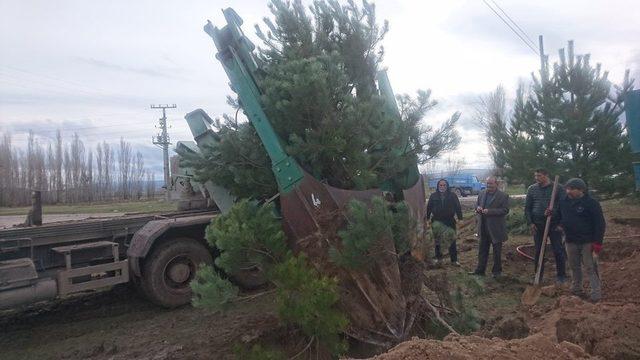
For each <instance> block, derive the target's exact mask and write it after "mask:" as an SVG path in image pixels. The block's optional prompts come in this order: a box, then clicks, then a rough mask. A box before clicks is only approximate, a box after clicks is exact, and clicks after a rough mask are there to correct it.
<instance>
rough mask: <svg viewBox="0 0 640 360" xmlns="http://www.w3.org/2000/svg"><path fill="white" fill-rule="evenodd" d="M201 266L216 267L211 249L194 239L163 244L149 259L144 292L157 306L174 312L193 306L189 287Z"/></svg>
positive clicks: (174, 240)
mask: <svg viewBox="0 0 640 360" xmlns="http://www.w3.org/2000/svg"><path fill="white" fill-rule="evenodd" d="M200 264H204V265H212V264H213V258H212V257H211V254H210V253H209V249H207V247H206V246H204V245H202V244H201V243H199V242H198V241H196V240H194V239H190V238H175V239H170V240H169V241H167V242H163V243H161V244H160V246H158V247H157V248H155V249H154V250H153V251H152V252H151V253H150V254H149V255H147V256H146V257H145V261H144V266H143V272H142V279H141V280H142V290H143V293H144V295H145V296H146V297H147V298H148V299H149V300H151V301H152V302H153V303H155V304H157V305H160V306H163V307H168V308H174V307H178V306H182V305H186V304H188V303H189V302H191V287H190V286H189V283H190V282H191V280H193V278H194V277H195V274H196V270H197V269H198V266H199V265H200Z"/></svg>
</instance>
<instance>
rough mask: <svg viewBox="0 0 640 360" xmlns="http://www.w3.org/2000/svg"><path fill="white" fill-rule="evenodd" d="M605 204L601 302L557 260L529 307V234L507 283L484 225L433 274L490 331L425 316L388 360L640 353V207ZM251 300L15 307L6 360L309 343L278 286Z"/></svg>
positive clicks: (120, 300) (198, 355)
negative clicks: (485, 259)
mask: <svg viewBox="0 0 640 360" xmlns="http://www.w3.org/2000/svg"><path fill="white" fill-rule="evenodd" d="M603 207H604V210H605V214H606V216H607V219H608V226H609V227H608V229H607V234H606V236H607V238H608V239H607V240H605V246H604V250H603V253H602V254H601V271H602V278H603V282H604V291H603V296H604V298H603V300H602V301H601V302H600V303H598V304H591V303H589V302H587V301H585V300H583V299H579V298H576V297H572V296H570V295H569V294H568V292H567V289H565V288H556V287H554V286H553V285H552V284H553V276H554V272H555V269H554V267H553V266H552V262H551V263H550V264H549V266H547V268H546V271H545V280H544V285H547V286H548V287H547V288H546V291H545V293H546V295H545V296H542V297H541V299H540V301H539V302H538V304H536V305H535V306H533V307H531V308H525V307H523V306H522V305H520V295H521V293H522V291H523V290H524V288H525V287H526V286H527V283H528V282H530V281H531V280H532V279H533V263H532V262H531V261H530V260H526V259H524V258H522V257H521V256H518V255H517V254H516V251H515V249H516V247H517V246H518V245H521V244H527V243H530V239H529V237H528V236H517V237H512V238H511V239H510V240H509V241H508V242H507V243H506V244H505V247H504V251H503V252H504V264H503V267H504V273H505V275H506V276H505V278H503V279H501V280H499V281H497V280H493V279H492V278H491V277H487V278H476V277H472V276H470V275H468V274H467V272H468V271H470V270H473V268H474V267H475V261H476V249H477V240H476V238H475V237H474V236H473V231H471V232H466V233H464V234H463V235H462V238H461V239H460V240H459V245H458V246H459V249H460V260H461V262H462V265H463V266H462V268H456V267H452V266H448V265H446V266H444V267H443V268H431V269H429V270H428V271H429V273H428V277H429V278H430V279H432V281H440V280H442V279H446V280H445V281H444V282H445V283H446V286H447V287H448V288H449V289H450V290H451V291H453V290H454V289H457V288H459V289H460V291H461V292H462V293H463V294H464V302H465V306H467V307H469V308H472V309H474V310H475V311H476V312H477V313H476V314H477V317H478V322H479V323H480V325H481V327H480V329H479V330H477V331H474V332H472V333H473V334H472V335H473V336H454V335H449V336H447V337H446V338H445V339H444V341H443V340H441V339H442V337H444V336H445V335H446V333H442V332H441V331H439V330H438V329H434V328H429V326H428V322H424V323H421V324H419V329H418V330H417V332H418V333H417V335H419V336H420V338H423V339H415V340H412V341H409V342H406V343H403V344H400V345H398V346H397V347H395V348H394V349H392V350H391V351H389V352H388V353H386V354H383V355H380V357H379V358H381V359H418V358H419V359H425V358H459V359H471V358H492V359H500V358H514V359H517V358H554V359H564V358H566V359H572V358H585V357H589V356H597V357H601V358H611V359H637V358H640V300H638V294H640V237H638V235H640V220H638V219H640V206H638V205H630V204H625V203H624V202H620V201H609V202H605V203H604V204H603ZM490 265H491V264H489V266H490ZM265 291H266V292H265ZM262 293H264V294H262ZM260 294H262V295H260ZM243 295H244V296H246V298H245V300H242V301H238V302H237V303H235V304H234V305H233V306H232V307H231V309H230V310H229V311H228V312H226V313H224V314H220V313H215V314H212V313H209V312H207V311H205V310H202V309H194V308H192V307H183V308H180V309H175V310H165V309H162V308H159V307H156V306H154V305H151V304H150V303H148V302H146V301H145V300H144V299H142V298H141V297H140V296H138V295H137V293H136V292H135V291H134V290H132V289H130V288H129V287H126V286H124V287H119V288H115V289H113V290H111V291H109V292H106V293H100V294H92V295H88V296H84V297H79V298H74V299H70V300H66V301H58V302H54V303H48V304H46V305H39V306H36V307H32V308H30V309H27V310H22V311H13V312H5V313H3V314H2V315H1V316H0V329H2V330H0V349H2V350H1V352H0V358H2V359H232V358H234V357H235V356H234V351H233V348H234V346H237V345H241V346H242V345H243V344H244V345H245V346H246V344H253V343H256V342H261V343H263V344H267V345H268V346H273V347H276V348H278V347H284V348H285V349H288V350H291V349H296V348H302V347H304V343H301V339H300V337H299V336H296V334H295V333H292V332H291V331H292V330H290V329H286V328H284V327H283V326H282V325H280V324H279V323H278V320H277V317H276V314H275V304H274V296H273V293H272V292H269V291H268V289H262V290H260V291H258V292H255V293H252V294H243ZM445 307H446V306H445ZM467 333H469V331H467ZM374 351H378V352H379V351H380V350H379V349H375V350H374V349H367V348H366V347H363V346H354V347H353V350H352V353H351V354H350V356H353V357H358V358H360V357H365V355H373V352H374ZM292 354H295V352H293V353H292ZM427 354H431V355H427ZM429 356H430V357H429ZM300 358H302V357H300Z"/></svg>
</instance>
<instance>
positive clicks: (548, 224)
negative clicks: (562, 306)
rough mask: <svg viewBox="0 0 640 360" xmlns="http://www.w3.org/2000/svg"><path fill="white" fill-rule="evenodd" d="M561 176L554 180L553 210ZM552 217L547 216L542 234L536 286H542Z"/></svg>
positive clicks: (550, 203) (551, 203)
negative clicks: (541, 279) (543, 267)
mask: <svg viewBox="0 0 640 360" xmlns="http://www.w3.org/2000/svg"><path fill="white" fill-rule="evenodd" d="M559 178H560V176H558V175H556V177H555V179H553V190H552V191H551V201H550V202H549V208H550V209H551V210H553V205H554V204H555V201H556V193H557V191H558V179H559ZM551 217H552V215H549V216H547V221H546V223H545V225H544V233H543V234H542V245H541V247H540V257H539V258H538V271H536V278H535V279H534V280H533V284H534V285H538V284H540V275H541V274H542V271H541V270H542V262H543V261H544V249H545V248H546V247H547V238H548V236H549V228H550V227H551Z"/></svg>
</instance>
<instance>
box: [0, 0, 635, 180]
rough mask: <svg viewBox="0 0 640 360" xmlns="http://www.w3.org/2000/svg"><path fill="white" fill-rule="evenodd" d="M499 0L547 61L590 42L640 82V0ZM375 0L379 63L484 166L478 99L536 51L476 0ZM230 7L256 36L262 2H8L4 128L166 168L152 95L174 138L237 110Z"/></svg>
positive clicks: (523, 76)
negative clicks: (109, 147)
mask: <svg viewBox="0 0 640 360" xmlns="http://www.w3.org/2000/svg"><path fill="white" fill-rule="evenodd" d="M487 1H488V3H489V4H492V5H494V6H495V4H494V3H493V2H492V0H487ZM305 2H306V3H308V1H305ZM495 3H497V4H498V5H499V6H500V7H501V8H502V9H503V10H504V11H506V12H507V14H508V15H509V16H510V17H511V18H512V19H513V20H515V21H516V22H517V24H518V25H519V26H520V28H522V29H523V30H524V31H525V32H526V33H527V35H528V36H529V37H530V38H531V39H532V40H533V41H534V42H535V43H537V36H538V35H539V34H541V35H544V37H545V52H546V53H548V54H550V56H551V59H552V61H555V60H557V50H558V49H559V48H561V47H564V46H566V42H567V41H568V40H575V43H576V52H577V53H585V52H588V53H591V54H592V62H594V63H595V62H601V63H602V64H603V67H604V68H605V69H608V70H610V79H612V80H614V81H615V82H619V81H621V80H622V77H623V75H624V70H625V69H627V68H628V69H631V71H632V74H634V75H635V77H636V78H639V80H638V81H640V41H639V39H640V23H638V19H639V16H640V1H637V0H626V1H625V0H608V1H584V0H582V1H575V0H570V1H568V0H560V1H558V0H554V1H547V0H539V1H535V2H534V1H505V0H495ZM375 4H376V9H377V14H378V19H379V21H382V20H385V19H386V20H388V21H389V24H390V31H389V33H388V35H387V37H386V38H385V40H384V42H383V45H384V47H385V52H386V55H385V60H384V66H385V67H388V68H389V77H390V80H391V82H392V86H393V87H394V90H395V92H396V93H413V92H415V90H417V89H427V88H430V89H432V91H433V95H434V96H435V98H436V99H438V100H439V101H440V107H439V109H438V110H437V111H434V112H433V113H432V114H431V115H430V116H429V117H428V118H427V119H426V122H427V123H429V124H433V125H435V126H437V125H438V124H439V123H441V122H442V121H443V120H444V119H445V118H447V117H448V116H449V115H450V114H451V113H453V112H454V111H456V110H459V111H462V113H463V115H462V118H461V121H460V125H459V131H460V132H461V134H462V144H461V146H460V148H459V149H458V150H457V151H456V152H455V153H454V154H453V156H455V157H458V158H464V159H465V162H466V166H467V167H471V168H478V167H487V166H490V159H489V157H488V155H487V153H488V150H487V144H486V143H485V142H484V141H483V139H482V136H481V134H480V133H479V130H478V129H477V128H475V127H474V126H473V119H472V117H473V107H474V104H475V103H476V102H477V100H478V97H479V96H481V95H483V94H486V93H488V92H489V91H491V90H493V89H495V87H496V86H498V85H499V84H502V85H503V86H504V87H505V88H506V89H507V93H508V94H509V96H513V92H514V90H515V88H516V86H517V84H518V82H519V81H529V80H530V78H531V72H532V71H536V69H537V68H538V67H539V59H538V57H537V55H536V54H534V52H533V51H532V50H531V49H529V48H528V47H527V46H526V45H525V44H524V43H523V42H522V41H521V40H520V39H519V38H518V37H517V36H516V35H515V34H514V33H513V32H511V30H509V28H507V26H506V25H505V24H504V23H503V22H502V21H501V20H500V19H499V18H498V17H497V16H496V15H495V14H494V13H493V12H492V11H491V10H490V9H489V8H488V7H487V6H486V5H485V3H484V2H483V1H482V0H469V1H465V0H449V1H389V0H379V1H376V2H375ZM228 6H232V7H234V8H235V9H236V11H237V12H238V14H240V16H241V17H242V18H243V19H244V23H245V25H244V26H243V28H244V30H245V32H246V33H249V34H253V33H254V30H253V25H254V24H256V23H260V22H261V19H262V17H264V16H266V15H268V14H269V11H268V8H267V1H266V0H247V1H238V0H236V1H219V0H213V1H211V0H210V1H123V0H109V1H106V0H105V1H63V0H56V1H50V0H49V1H35V0H34V1H29V0H25V1H19V0H15V1H9V0H0V133H4V132H7V131H10V132H11V134H12V135H13V140H14V142H15V143H16V144H18V145H20V144H24V141H25V139H26V131H28V129H32V130H33V131H34V132H35V134H36V135H37V136H38V139H39V141H40V142H43V143H45V144H46V143H47V142H48V141H49V139H50V138H51V137H52V135H53V134H55V130H56V129H57V128H61V129H62V130H63V133H64V134H66V135H67V137H70V135H71V134H72V133H73V132H78V133H79V134H80V136H81V138H82V139H84V140H85V142H86V143H87V145H88V146H92V147H93V146H95V142H97V141H102V140H105V141H107V142H112V143H115V142H117V141H118V140H119V138H120V137H124V138H125V139H126V140H128V141H129V142H131V143H133V144H134V146H135V148H136V149H138V150H139V151H141V152H142V153H143V154H144V156H145V162H146V163H147V164H148V165H153V166H154V167H155V168H156V169H157V170H159V169H161V167H162V156H161V151H160V150H159V149H157V148H155V147H154V146H153V145H152V144H151V136H152V135H154V133H155V132H156V131H157V130H156V129H155V128H154V125H155V124H156V123H157V119H158V117H159V116H160V115H161V113H160V111H159V110H151V109H150V108H149V106H150V105H151V104H159V103H170V104H172V103H175V104H176V105H177V109H172V110H168V118H169V124H170V125H171V126H172V127H171V129H170V130H169V131H170V135H171V138H172V140H174V141H176V140H191V135H190V132H189V130H188V127H187V126H186V122H185V121H184V119H183V116H184V115H185V114H186V113H188V112H190V111H192V110H193V109H196V108H203V109H204V110H205V111H207V112H208V113H209V115H210V116H212V117H216V116H219V115H220V114H222V113H224V112H229V111H230V108H229V107H228V106H227V105H226V103H225V96H226V95H227V94H229V93H230V90H229V89H228V85H227V83H228V80H227V78H226V76H225V74H224V71H223V70H222V67H221V65H220V64H219V62H218V61H217V60H215V58H214V57H213V56H214V45H213V42H212V41H211V39H210V38H209V37H208V35H206V34H205V33H204V32H203V30H202V27H203V25H204V24H205V23H206V21H207V19H210V20H211V21H212V22H213V23H214V24H216V25H218V24H220V25H222V24H223V18H222V13H221V11H220V9H222V8H225V7H228ZM498 11H499V10H498ZM638 81H637V82H636V84H637V85H638ZM636 87H638V86H636ZM445 157H446V156H445Z"/></svg>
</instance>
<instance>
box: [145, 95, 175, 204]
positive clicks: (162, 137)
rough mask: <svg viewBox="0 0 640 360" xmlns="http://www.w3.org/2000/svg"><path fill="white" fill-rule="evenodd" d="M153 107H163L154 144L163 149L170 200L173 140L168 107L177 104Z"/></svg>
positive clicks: (167, 195) (165, 177)
mask: <svg viewBox="0 0 640 360" xmlns="http://www.w3.org/2000/svg"><path fill="white" fill-rule="evenodd" d="M151 108H152V109H162V117H161V118H160V119H159V125H160V129H161V130H162V132H161V133H159V134H157V135H156V136H155V137H152V138H151V140H152V141H153V144H154V145H158V146H159V147H160V148H161V149H162V155H163V158H164V188H165V197H166V199H167V201H168V200H169V189H170V187H171V174H170V173H169V145H171V140H170V139H169V134H168V133H167V109H175V108H176V104H173V105H167V104H165V105H151Z"/></svg>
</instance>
